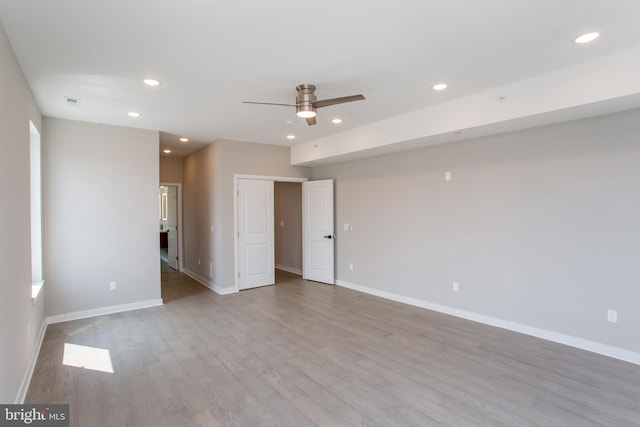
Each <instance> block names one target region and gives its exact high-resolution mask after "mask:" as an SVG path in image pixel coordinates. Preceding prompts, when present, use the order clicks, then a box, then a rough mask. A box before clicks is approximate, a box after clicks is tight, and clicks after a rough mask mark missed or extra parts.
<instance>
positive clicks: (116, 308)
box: [47, 298, 163, 324]
mask: <svg viewBox="0 0 640 427" xmlns="http://www.w3.org/2000/svg"><path fill="white" fill-rule="evenodd" d="M162 304H163V302H162V298H158V299H150V300H146V301H138V302H133V303H130V304H120V305H111V306H108V307H100V308H93V309H91V310H82V311H75V312H73V313H65V314H56V315H54V316H49V317H47V323H49V324H52V323H60V322H68V321H70V320H78V319H86V318H89V317H96V316H104V315H105V314H113V313H120V312H123V311H131V310H139V309H141V308H150V307H158V306H161V305H162Z"/></svg>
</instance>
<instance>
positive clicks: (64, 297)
mask: <svg viewBox="0 0 640 427" xmlns="http://www.w3.org/2000/svg"><path fill="white" fill-rule="evenodd" d="M43 127H44V133H43V164H44V167H43V169H44V170H43V172H44V173H43V181H44V185H43V191H44V195H45V197H44V212H45V213H44V242H45V247H44V262H45V277H46V280H47V292H48V293H47V314H48V315H50V316H51V315H63V314H68V313H76V312H82V311H86V310H92V309H96V308H100V307H111V306H118V305H122V304H134V303H142V302H145V301H156V300H159V298H160V259H159V254H158V248H159V244H160V243H159V233H158V182H159V166H158V149H159V145H158V132H155V131H147V130H140V129H132V128H122V127H114V126H106V125H98V124H92V123H82V122H75V121H70V120H61V119H53V118H45V119H44V123H43ZM111 281H116V282H117V288H118V289H117V291H115V292H112V291H110V290H109V282H111Z"/></svg>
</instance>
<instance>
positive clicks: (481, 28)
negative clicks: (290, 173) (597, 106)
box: [0, 0, 640, 156]
mask: <svg viewBox="0 0 640 427" xmlns="http://www.w3.org/2000/svg"><path fill="white" fill-rule="evenodd" d="M0 22H1V23H2V25H3V27H4V28H5V31H6V32H7V34H8V36H9V38H10V40H11V43H12V45H13V49H14V51H15V52H16V55H17V57H18V60H19V62H20V64H21V66H22V69H23V72H24V74H25V76H26V78H27V80H28V82H29V85H30V87H31V89H32V91H33V94H34V96H35V98H36V101H37V103H38V106H39V107H40V110H41V112H42V113H43V114H44V115H46V116H51V117H59V118H67V119H73V120H81V121H89V122H96V123H105V124H111V125H117V126H131V127H139V128H145V129H153V130H159V131H160V132H161V148H165V147H170V148H172V149H174V153H173V154H172V155H173V156H180V155H184V154H185V153H187V152H189V151H190V150H193V149H195V148H198V147H199V146H201V145H202V144H204V143H209V142H212V141H215V140H219V139H225V140H234V141H252V142H258V143H267V144H277V145H283V146H290V145H292V144H301V143H309V142H312V141H316V140H322V139H323V138H324V139H326V138H328V137H332V136H334V135H336V134H345V131H348V130H350V129H354V128H362V127H363V126H368V125H370V124H371V123H374V122H380V121H383V120H385V119H389V118H392V117H394V116H399V115H403V114H406V113H409V112H411V111H415V110H421V109H428V108H431V107H434V106H437V105H439V104H443V103H447V102H452V101H455V100H457V99H463V98H465V97H469V96H471V95H473V94H477V93H481V92H483V91H487V90H490V89H491V88H496V87H500V86H504V85H509V84H514V83H517V82H521V81H522V82H526V81H527V80H530V79H532V78H534V77H536V76H539V75H543V74H546V73H550V72H553V71H554V70H559V69H564V68H567V67H571V66H576V65H579V64H585V63H589V62H590V61H594V60H597V59H598V58H603V57H607V56H608V55H612V54H614V53H616V52H620V51H625V50H628V49H632V48H635V47H638V46H640V25H639V22H640V1H636V0H607V1H602V0H581V1H576V0H518V1H513V0H483V1H473V0H447V1H434V0H393V1H392V0H349V1H338V0H324V1H317V0H315V1H311V0H272V1H264V0H236V1H231V0H227V1H220V0H218V1H214V0H180V1H178V0H173V1H172V0H164V1H159V0H133V1H132V0H110V1H97V0H84V1H79V0H55V1H51V0H20V1H16V0H0ZM587 31H600V32H601V33H602V36H601V37H600V38H599V39H598V40H596V41H595V42H594V43H592V44H590V45H585V46H579V45H576V44H574V43H572V38H573V37H575V36H577V35H579V34H582V33H584V32H587ZM146 77H154V78H157V79H158V80H160V81H161V82H162V84H161V85H160V86H159V87H157V88H149V87H147V86H145V85H144V84H143V83H142V80H143V79H144V78H146ZM442 81H444V82H446V83H448V84H449V87H448V88H447V89H446V90H445V91H443V92H435V91H433V90H432V89H431V86H432V85H433V84H435V83H438V82H442ZM300 83H313V84H315V85H316V86H317V90H316V95H317V96H318V98H319V99H326V98H333V97H339V96H346V95H353V94H360V93H362V94H364V95H365V97H366V98H367V99H366V100H365V101H358V102H353V103H349V104H343V105H336V106H332V107H327V108H323V109H321V110H319V114H318V124H317V125H316V126H312V127H309V126H307V125H306V123H305V122H304V120H302V119H298V118H296V117H295V111H294V109H293V108H286V107H277V106H259V105H249V104H243V103H242V101H243V100H248V101H266V102H280V103H292V102H293V101H294V99H295V95H296V92H295V87H296V85H297V84H300ZM604 83H605V84H606V82H604ZM65 97H74V98H78V99H80V102H81V104H80V106H79V107H71V106H68V105H66V103H65ZM132 110H133V111H138V112H140V113H141V114H142V116H141V117H139V118H137V119H132V118H130V117H128V116H127V112H128V111H132ZM334 117H341V118H342V119H343V123H342V124H340V125H334V124H332V123H331V119H332V118H334ZM287 134H295V135H296V139H295V140H294V141H293V142H292V141H290V140H288V139H286V135H287ZM179 136H186V137H188V138H190V140H191V141H190V142H189V143H187V144H181V143H179V142H178V141H177V139H178V137H179Z"/></svg>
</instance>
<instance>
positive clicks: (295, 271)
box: [276, 264, 302, 276]
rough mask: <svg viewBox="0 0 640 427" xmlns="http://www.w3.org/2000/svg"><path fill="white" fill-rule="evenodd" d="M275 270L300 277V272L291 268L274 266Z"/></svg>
mask: <svg viewBox="0 0 640 427" xmlns="http://www.w3.org/2000/svg"><path fill="white" fill-rule="evenodd" d="M276 269H278V270H282V271H286V272H287V273H292V274H297V275H298V276H302V270H299V269H297V268H293V267H287V266H286V265H280V264H276Z"/></svg>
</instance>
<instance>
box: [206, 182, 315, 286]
mask: <svg viewBox="0 0 640 427" xmlns="http://www.w3.org/2000/svg"><path fill="white" fill-rule="evenodd" d="M239 179H258V180H263V181H273V182H307V181H309V178H299V177H292V176H264V175H243V174H233V267H234V268H233V280H234V288H235V291H236V292H240V282H239V281H238V275H239V272H240V266H239V265H238V250H240V247H239V245H238V180H239ZM196 280H197V279H196ZM216 292H217V291H216ZM227 293H230V292H227ZM221 295H222V294H221Z"/></svg>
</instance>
